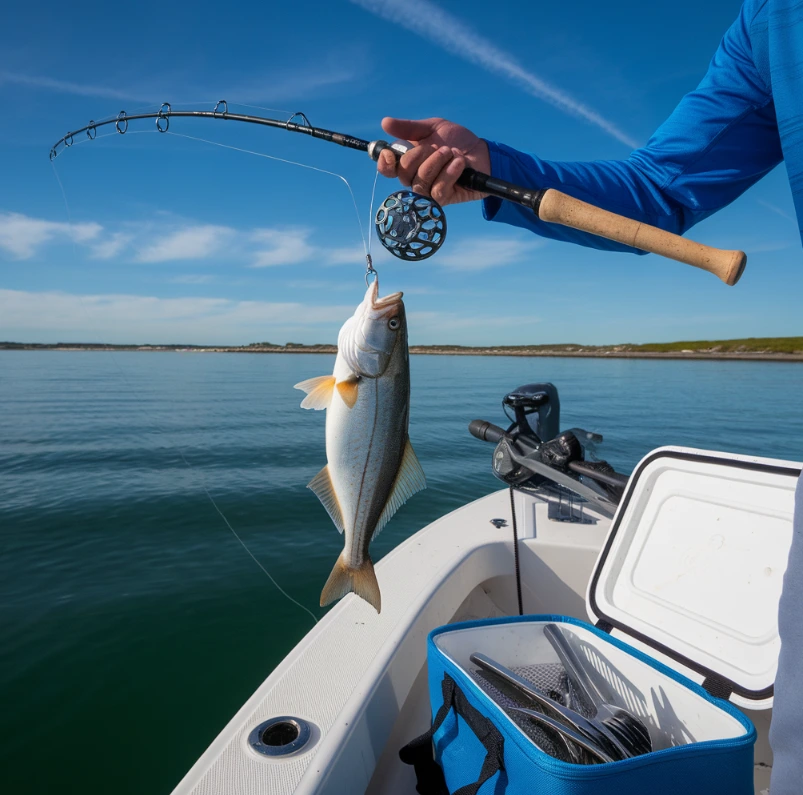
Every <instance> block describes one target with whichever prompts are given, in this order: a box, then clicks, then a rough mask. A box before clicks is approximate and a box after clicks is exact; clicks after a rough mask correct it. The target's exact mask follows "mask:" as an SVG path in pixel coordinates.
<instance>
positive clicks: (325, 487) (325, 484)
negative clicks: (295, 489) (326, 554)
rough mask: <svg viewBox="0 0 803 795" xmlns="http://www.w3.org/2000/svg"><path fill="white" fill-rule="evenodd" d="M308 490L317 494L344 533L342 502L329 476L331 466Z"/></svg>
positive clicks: (319, 474) (339, 530)
mask: <svg viewBox="0 0 803 795" xmlns="http://www.w3.org/2000/svg"><path fill="white" fill-rule="evenodd" d="M307 488H308V489H312V490H313V492H315V496H316V497H317V498H318V499H319V500H320V501H321V504H322V505H323V507H324V508H326V510H327V511H328V512H329V516H331V517H332V521H333V522H334V523H335V527H336V528H337V530H338V532H339V533H342V532H343V513H342V511H341V510H340V502H339V501H338V499H337V494H335V487H334V486H333V485H332V478H331V477H330V476H329V466H328V465H327V466H325V467H324V468H323V469H322V470H321V471H320V472H319V473H318V474H317V475H316V476H315V477H314V478H313V479H312V480H311V481H310V482H309V483H307Z"/></svg>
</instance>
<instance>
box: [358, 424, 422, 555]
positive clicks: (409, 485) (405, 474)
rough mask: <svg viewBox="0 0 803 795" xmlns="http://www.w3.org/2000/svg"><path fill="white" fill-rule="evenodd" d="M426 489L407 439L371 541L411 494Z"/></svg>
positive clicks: (419, 467) (415, 457)
mask: <svg viewBox="0 0 803 795" xmlns="http://www.w3.org/2000/svg"><path fill="white" fill-rule="evenodd" d="M426 487H427V479H426V476H425V475H424V470H423V468H422V467H421V463H420V461H419V460H418V456H416V454H415V451H414V450H413V446H412V444H410V440H409V439H408V440H407V442H406V444H405V445H404V453H403V454H402V459H401V463H400V464H399V471H398V472H397V474H396V479H395V480H394V481H393V488H392V489H391V490H390V494H389V495H388V499H387V502H386V503H385V507H384V509H383V511H382V513H381V514H380V516H379V521H378V522H377V523H376V527H375V528H374V532H373V535H372V536H371V539H372V540H373V539H374V538H376V537H377V536H378V535H379V534H380V533H381V532H382V528H383V527H384V526H385V525H386V524H387V523H388V522H389V521H390V520H391V518H392V517H393V514H395V513H396V511H398V510H399V508H401V507H402V505H404V503H405V502H407V500H409V499H410V497H412V496H413V494H415V493H416V492H419V491H421V490H422V489H425V488H426Z"/></svg>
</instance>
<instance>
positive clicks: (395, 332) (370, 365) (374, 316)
mask: <svg viewBox="0 0 803 795" xmlns="http://www.w3.org/2000/svg"><path fill="white" fill-rule="evenodd" d="M406 342H407V319H406V317H405V314H404V302H403V301H402V293H393V294H392V295H386V296H385V297H384V298H380V297H379V282H378V280H377V279H374V281H373V282H372V283H371V285H370V286H369V287H368V290H367V291H366V293H365V298H364V299H363V301H362V303H361V304H360V305H359V306H358V307H357V309H356V311H355V312H354V314H353V315H352V316H351V317H350V318H349V319H348V320H347V321H346V323H345V324H344V326H343V328H342V329H340V334H339V335H338V338H337V347H338V351H339V352H340V353H341V354H342V356H343V358H344V359H345V360H346V363H347V364H348V366H349V368H350V369H351V371H352V372H353V373H354V374H355V375H359V376H364V377H366V378H378V377H379V376H381V375H382V374H383V373H384V372H385V369H386V368H387V366H388V363H389V362H390V358H391V356H392V355H393V352H394V350H395V349H396V346H397V345H399V344H402V345H404V344H406Z"/></svg>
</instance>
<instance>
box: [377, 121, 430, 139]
mask: <svg viewBox="0 0 803 795" xmlns="http://www.w3.org/2000/svg"><path fill="white" fill-rule="evenodd" d="M440 121H441V120H440V119H415V120H414V119H394V118H393V117H392V116H385V118H384V119H382V129H383V130H384V131H385V132H386V133H387V134H388V135H392V136H393V137H394V138H403V139H404V140H406V141H410V142H411V143H416V142H417V141H422V140H424V138H427V137H429V136H430V135H432V133H433V132H434V131H435V128H436V127H437V125H438V122H440Z"/></svg>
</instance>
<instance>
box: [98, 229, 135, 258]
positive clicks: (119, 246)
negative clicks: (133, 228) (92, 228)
mask: <svg viewBox="0 0 803 795" xmlns="http://www.w3.org/2000/svg"><path fill="white" fill-rule="evenodd" d="M133 239H134V236H133V235H129V234H126V233H125V232H114V233H113V234H112V235H110V236H109V237H107V238H106V239H105V240H101V241H99V242H98V243H95V244H94V245H93V246H91V250H92V256H93V257H94V258H95V259H112V258H113V257H116V256H118V255H119V254H120V253H122V251H123V250H124V249H125V247H126V246H127V245H128V244H129V243H130V242H131V241H132V240H133Z"/></svg>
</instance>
